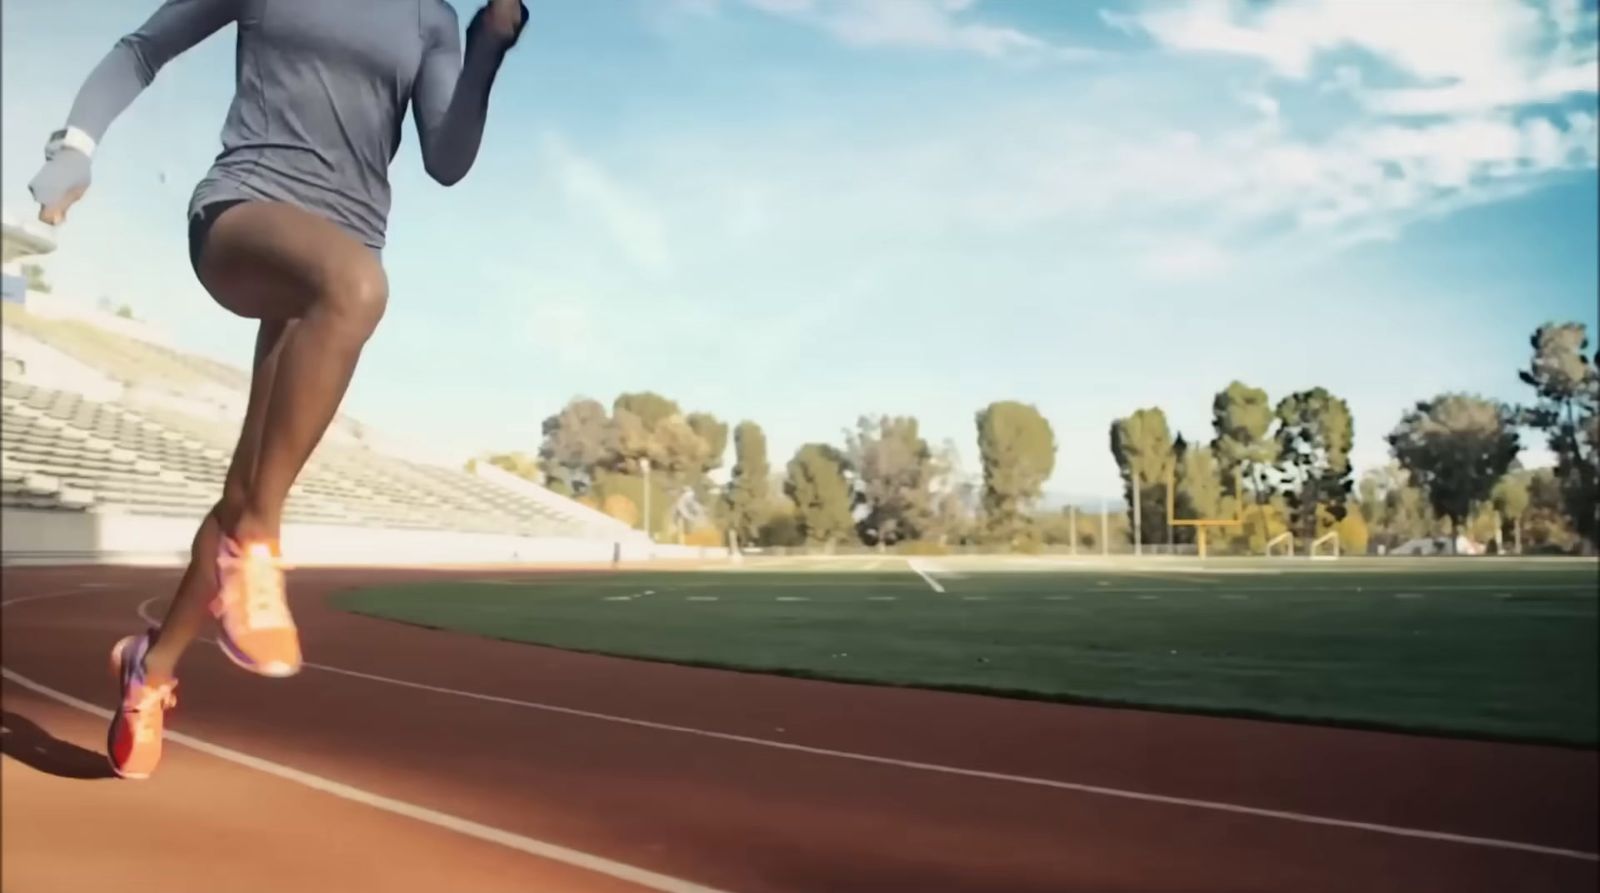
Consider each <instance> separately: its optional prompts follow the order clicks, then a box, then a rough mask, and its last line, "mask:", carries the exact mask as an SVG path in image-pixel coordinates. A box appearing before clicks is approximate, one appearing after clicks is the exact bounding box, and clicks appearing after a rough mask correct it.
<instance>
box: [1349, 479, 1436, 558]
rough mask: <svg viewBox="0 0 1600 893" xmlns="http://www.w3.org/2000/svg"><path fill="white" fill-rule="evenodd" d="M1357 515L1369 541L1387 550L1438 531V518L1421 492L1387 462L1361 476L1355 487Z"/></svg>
mask: <svg viewBox="0 0 1600 893" xmlns="http://www.w3.org/2000/svg"><path fill="white" fill-rule="evenodd" d="M1358 492H1359V502H1358V504H1359V506H1360V509H1361V516H1362V517H1363V518H1364V519H1365V520H1366V526H1367V529H1368V531H1369V534H1370V537H1371V541H1372V543H1373V544H1374V545H1381V546H1383V547H1384V548H1387V549H1393V548H1395V547H1396V546H1400V545H1403V544H1405V543H1408V542H1410V541H1412V540H1415V539H1421V538H1422V537H1426V536H1433V535H1434V534H1436V533H1438V532H1439V521H1438V517H1437V516H1436V515H1435V514H1434V512H1433V508H1432V506H1430V505H1429V504H1428V497H1427V495H1426V494H1425V493H1423V492H1422V490H1420V489H1419V488H1417V487H1416V486H1415V485H1414V484H1412V483H1411V475H1410V473H1409V472H1407V471H1406V470H1405V469H1404V468H1402V467H1400V465H1399V464H1398V463H1395V462H1390V463H1389V464H1388V465H1385V466H1383V467H1381V468H1374V469H1372V470H1370V471H1368V472H1367V473H1366V474H1363V475H1362V476H1361V484H1360V486H1359V489H1358Z"/></svg>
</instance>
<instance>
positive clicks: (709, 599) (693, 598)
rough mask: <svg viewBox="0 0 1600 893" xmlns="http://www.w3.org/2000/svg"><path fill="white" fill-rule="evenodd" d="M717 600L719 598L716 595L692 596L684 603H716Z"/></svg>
mask: <svg viewBox="0 0 1600 893" xmlns="http://www.w3.org/2000/svg"><path fill="white" fill-rule="evenodd" d="M716 600H717V597H716V596H714V595H691V596H689V597H687V598H685V599H684V601H689V602H714V601H716Z"/></svg>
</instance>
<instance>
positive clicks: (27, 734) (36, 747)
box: [0, 710, 116, 780]
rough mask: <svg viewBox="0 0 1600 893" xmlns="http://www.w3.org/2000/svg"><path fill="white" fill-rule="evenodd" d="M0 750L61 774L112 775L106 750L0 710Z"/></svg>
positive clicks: (63, 776) (36, 767) (76, 775)
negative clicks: (73, 740) (75, 741)
mask: <svg viewBox="0 0 1600 893" xmlns="http://www.w3.org/2000/svg"><path fill="white" fill-rule="evenodd" d="M0 752H3V753H4V754H5V755H6V756H8V757H10V758H12V759H13V760H16V761H17V762H19V763H22V764H23V765H25V766H31V767H33V768H34V769H37V770H39V771H40V772H43V773H45V774H47V775H54V776H57V777H60V778H77V779H88V780H92V779H100V778H115V777H116V775H115V774H114V773H112V771H111V766H110V765H108V764H107V763H106V758H105V754H99V753H95V752H94V751H92V750H86V749H84V748H82V747H79V746H78V745H76V744H73V743H71V742H70V741H62V740H61V739H60V738H57V737H55V736H54V735H51V734H50V733H49V732H46V731H45V730H44V729H42V728H40V727H39V725H38V724H37V723H35V722H34V721H33V720H31V719H28V718H27V717H25V716H19V715H18V714H15V713H12V712H11V711H9V710H6V711H0Z"/></svg>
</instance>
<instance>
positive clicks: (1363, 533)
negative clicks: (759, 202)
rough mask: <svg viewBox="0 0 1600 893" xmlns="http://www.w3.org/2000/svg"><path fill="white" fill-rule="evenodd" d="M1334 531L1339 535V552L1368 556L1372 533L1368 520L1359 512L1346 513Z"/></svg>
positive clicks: (1336, 524)
mask: <svg viewBox="0 0 1600 893" xmlns="http://www.w3.org/2000/svg"><path fill="white" fill-rule="evenodd" d="M1332 529H1333V531H1334V532H1335V533H1337V534H1339V550H1340V551H1341V552H1344V553H1346V554H1349V555H1365V554H1367V543H1368V541H1369V539H1370V533H1369V531H1368V530H1367V522H1366V519H1365V518H1363V517H1362V516H1361V512H1359V511H1355V512H1352V511H1346V512H1345V513H1344V516H1343V517H1342V518H1340V519H1339V520H1338V521H1337V522H1336V523H1335V524H1333V526H1332Z"/></svg>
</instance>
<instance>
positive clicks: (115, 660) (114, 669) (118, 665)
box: [106, 637, 150, 781]
mask: <svg viewBox="0 0 1600 893" xmlns="http://www.w3.org/2000/svg"><path fill="white" fill-rule="evenodd" d="M130 641H132V637H128V638H123V639H119V640H118V641H117V644H116V645H114V646H112V648H111V678H112V679H114V680H116V683H117V703H118V704H119V705H120V704H121V703H122V651H123V649H124V648H126V647H127V646H128V643H129V642H130ZM120 715H122V708H121V706H118V708H117V710H116V712H115V713H114V714H112V716H111V724H112V728H116V722H117V717H118V716H120ZM109 739H110V735H109V734H108V735H107V741H106V765H108V766H110V767H111V774H113V775H115V776H116V777H118V778H121V779H125V780H127V781H144V780H146V779H148V778H149V777H150V773H148V772H124V771H122V768H121V767H119V766H118V765H117V762H116V760H113V759H111V741H110V740H109Z"/></svg>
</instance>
